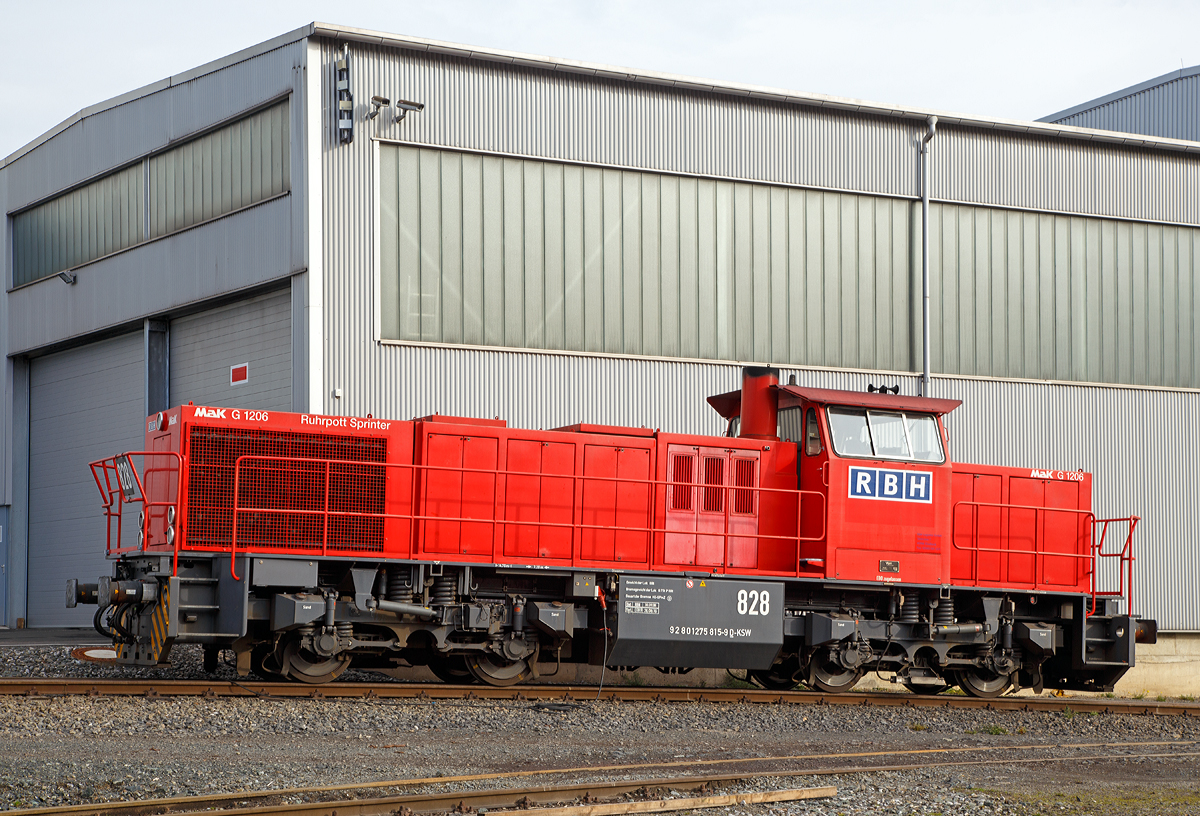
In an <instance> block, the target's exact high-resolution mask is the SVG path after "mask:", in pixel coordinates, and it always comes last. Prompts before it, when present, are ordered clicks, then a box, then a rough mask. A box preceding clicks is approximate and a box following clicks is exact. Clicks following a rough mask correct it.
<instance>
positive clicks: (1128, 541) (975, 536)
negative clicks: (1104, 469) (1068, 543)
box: [950, 501, 1141, 617]
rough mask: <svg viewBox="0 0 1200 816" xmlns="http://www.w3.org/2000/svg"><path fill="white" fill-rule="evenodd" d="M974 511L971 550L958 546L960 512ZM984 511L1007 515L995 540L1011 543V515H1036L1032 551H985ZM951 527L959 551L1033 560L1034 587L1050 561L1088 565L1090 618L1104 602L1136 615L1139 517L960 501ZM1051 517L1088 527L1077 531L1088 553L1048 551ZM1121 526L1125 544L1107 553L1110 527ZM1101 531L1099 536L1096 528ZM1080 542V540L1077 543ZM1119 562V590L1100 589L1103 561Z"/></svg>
mask: <svg viewBox="0 0 1200 816" xmlns="http://www.w3.org/2000/svg"><path fill="white" fill-rule="evenodd" d="M963 507H965V508H969V509H971V514H970V518H971V529H970V532H969V538H968V540H969V541H970V542H971V545H970V546H963V545H962V544H960V543H959V539H960V536H959V532H960V531H959V517H960V515H961V514H960V513H959V509H960V508H963ZM981 508H990V509H994V510H998V511H1003V512H1007V513H1008V518H1006V519H1005V521H1004V523H1003V524H997V526H996V530H995V533H994V537H995V538H996V539H998V540H1002V541H1006V542H1011V541H1013V540H1014V539H1015V538H1016V537H1015V536H1013V535H1012V533H1011V527H1012V512H1013V511H1019V512H1022V513H1028V512H1032V513H1033V522H1032V525H1031V528H1032V530H1033V535H1032V539H1030V538H1028V537H1022V543H1028V542H1030V540H1032V545H1033V547H1032V549H1024V548H1019V547H1014V546H1012V545H1011V544H1010V545H1009V546H1003V547H983V546H980V545H979V539H980V537H981V535H982V534H981V532H980V529H979V526H980V513H979V510H980V509H981ZM951 513H952V516H951V523H950V542H951V545H952V546H953V547H954V549H956V550H961V551H964V552H972V553H993V554H997V555H1005V556H1024V557H1028V556H1033V558H1034V570H1033V579H1034V583H1035V584H1043V583H1045V581H1044V580H1043V579H1044V576H1045V566H1046V559H1047V558H1067V559H1074V560H1075V561H1083V562H1086V564H1085V567H1086V573H1087V575H1088V580H1089V595H1090V596H1091V601H1092V603H1091V609H1090V610H1089V611H1088V613H1087V614H1088V616H1089V617H1090V616H1091V615H1094V614H1095V613H1096V609H1097V602H1098V600H1099V599H1101V598H1121V597H1124V598H1125V599H1126V606H1127V609H1128V614H1133V561H1134V556H1133V532H1134V530H1135V529H1137V525H1138V522H1139V521H1140V520H1141V518H1140V517H1139V516H1129V517H1128V518H1111V519H1097V518H1096V516H1095V513H1093V512H1092V511H1091V510H1077V509H1072V508H1067V507H1039V506H1037V505H1025V504H1003V503H999V502H976V501H960V502H955V503H954V507H953V508H952V510H951ZM1050 514H1065V515H1071V516H1075V517H1076V518H1077V519H1079V520H1080V521H1081V522H1082V523H1083V524H1085V525H1087V526H1086V527H1081V526H1080V525H1077V526H1076V529H1077V530H1081V529H1082V530H1087V531H1088V533H1089V534H1088V535H1087V539H1088V543H1087V546H1086V550H1087V551H1086V552H1079V551H1076V552H1062V551H1059V550H1047V549H1046V539H1047V536H1046V534H1045V532H1044V530H1045V519H1046V516H1048V515H1050ZM1118 522H1127V523H1128V524H1129V532H1128V534H1127V535H1126V536H1125V541H1124V544H1123V545H1122V547H1121V549H1120V550H1118V551H1116V552H1105V551H1104V543H1105V540H1106V538H1107V536H1108V531H1109V526H1110V525H1113V524H1117V523H1118ZM1098 527H1099V534H1097V528H1098ZM1005 530H1007V533H1005V532H1003V531H1005ZM1075 540H1076V541H1078V540H1079V539H1078V537H1077V538H1076V539H1075ZM1104 558H1117V559H1119V563H1118V568H1117V572H1118V575H1119V586H1118V588H1117V589H1116V590H1101V589H1100V585H1099V584H1100V580H1101V579H1100V565H1101V563H1102V562H1101V559H1104Z"/></svg>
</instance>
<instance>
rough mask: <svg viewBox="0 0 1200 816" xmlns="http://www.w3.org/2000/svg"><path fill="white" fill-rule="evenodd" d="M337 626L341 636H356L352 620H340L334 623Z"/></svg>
mask: <svg viewBox="0 0 1200 816" xmlns="http://www.w3.org/2000/svg"><path fill="white" fill-rule="evenodd" d="M334 625H335V626H336V627H337V634H338V637H340V638H352V637H354V624H353V623H351V622H350V621H338V622H337V623H336V624H334Z"/></svg>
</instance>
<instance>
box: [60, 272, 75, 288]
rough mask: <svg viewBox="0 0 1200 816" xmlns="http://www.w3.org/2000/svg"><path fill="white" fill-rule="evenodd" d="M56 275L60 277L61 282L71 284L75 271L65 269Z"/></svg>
mask: <svg viewBox="0 0 1200 816" xmlns="http://www.w3.org/2000/svg"><path fill="white" fill-rule="evenodd" d="M58 277H59V278H61V279H62V282H63V283H65V284H67V285H68V286H71V285H72V284H74V283H75V273H73V272H67V271H66V270H63V271H62V272H59V273H58Z"/></svg>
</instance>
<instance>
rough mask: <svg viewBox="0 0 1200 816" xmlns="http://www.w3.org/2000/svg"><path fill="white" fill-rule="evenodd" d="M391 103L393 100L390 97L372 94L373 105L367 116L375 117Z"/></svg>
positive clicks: (369, 117)
mask: <svg viewBox="0 0 1200 816" xmlns="http://www.w3.org/2000/svg"><path fill="white" fill-rule="evenodd" d="M390 104H392V100H390V99H388V98H387V97H386V96H372V97H371V106H372V107H371V112H370V113H368V114H367V118H368V119H374V118H375V117H376V116H378V115H379V112H380V111H381V110H383V109H384V108H386V107H387V106H388V105H390Z"/></svg>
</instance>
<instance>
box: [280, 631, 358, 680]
mask: <svg viewBox="0 0 1200 816" xmlns="http://www.w3.org/2000/svg"><path fill="white" fill-rule="evenodd" d="M280 662H281V663H282V664H283V673H284V674H285V675H287V676H288V677H290V678H291V679H292V680H299V681H300V682H301V683H309V684H310V685H319V684H321V683H328V682H329V681H331V680H336V679H337V678H338V677H339V676H340V675H341V674H342V672H344V671H345V670H346V669H348V668H350V657H349V655H346V656H345V657H344V659H338V658H337V657H320V656H318V655H314V654H310V653H309V652H307V651H306V650H304V649H301V648H300V641H299V640H298V639H295V640H290V641H288V642H287V644H285V645H284V647H283V654H282V656H281V659H280Z"/></svg>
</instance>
